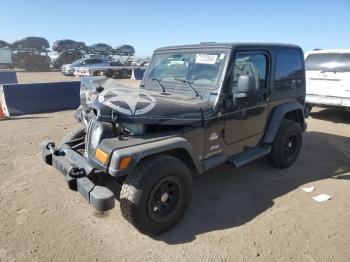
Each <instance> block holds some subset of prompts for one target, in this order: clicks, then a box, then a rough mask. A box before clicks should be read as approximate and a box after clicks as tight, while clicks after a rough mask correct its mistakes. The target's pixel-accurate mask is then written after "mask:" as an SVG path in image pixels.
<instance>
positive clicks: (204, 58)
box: [196, 54, 218, 65]
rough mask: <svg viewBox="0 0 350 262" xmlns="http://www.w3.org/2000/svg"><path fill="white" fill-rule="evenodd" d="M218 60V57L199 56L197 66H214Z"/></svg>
mask: <svg viewBox="0 0 350 262" xmlns="http://www.w3.org/2000/svg"><path fill="white" fill-rule="evenodd" d="M217 58H218V56H217V55H206V54H197V55H196V64H208V65H214V64H215V63H216V59H217Z"/></svg>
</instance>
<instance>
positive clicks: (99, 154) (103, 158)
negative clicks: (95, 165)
mask: <svg viewBox="0 0 350 262" xmlns="http://www.w3.org/2000/svg"><path fill="white" fill-rule="evenodd" d="M95 157H96V159H97V160H98V161H100V162H101V163H102V164H107V162H108V154H107V153H105V152H103V151H102V150H101V149H99V148H97V149H96V153H95Z"/></svg>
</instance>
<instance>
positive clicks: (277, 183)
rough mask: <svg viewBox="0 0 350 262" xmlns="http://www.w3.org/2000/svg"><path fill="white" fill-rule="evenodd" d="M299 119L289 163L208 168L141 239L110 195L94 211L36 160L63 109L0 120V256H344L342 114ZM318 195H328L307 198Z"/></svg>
mask: <svg viewBox="0 0 350 262" xmlns="http://www.w3.org/2000/svg"><path fill="white" fill-rule="evenodd" d="M22 77H23V78H22ZM18 78H19V79H22V80H20V81H24V80H23V79H24V76H23V75H19V77H18ZM133 84H135V83H133ZM307 122H308V131H307V132H306V133H305V134H304V136H303V139H304V141H303V147H302V151H301V154H300V156H299V158H298V160H297V162H296V163H295V164H294V165H293V166H292V167H291V168H289V169H285V170H277V169H274V168H272V167H271V166H269V165H268V164H267V163H266V161H265V160H264V159H260V160H257V161H255V162H253V163H251V164H249V165H247V166H245V167H243V168H240V169H236V168H234V167H232V166H229V165H223V166H221V167H219V168H216V169H214V170H212V171H210V172H208V173H206V174H204V175H203V176H200V177H198V178H197V179H196V183H195V190H194V192H193V197H192V201H191V204H190V207H189V209H188V211H187V212H186V214H185V216H184V217H183V219H182V220H181V221H180V223H179V224H178V225H177V226H176V227H174V228H173V229H172V230H170V231H169V232H166V233H164V234H162V235H160V236H158V237H156V238H151V237H148V236H146V235H142V234H140V233H138V232H137V231H136V230H135V229H134V228H133V227H132V226H130V225H129V224H128V223H127V222H126V221H125V220H124V219H123V217H122V215H121V212H120V210H119V205H118V202H117V203H116V208H114V209H113V210H111V211H109V212H106V213H98V212H95V211H94V210H93V209H92V207H91V206H89V204H88V203H87V202H86V201H85V199H83V198H82V197H81V196H80V195H79V193H77V192H74V191H70V190H69V189H68V187H67V186H66V184H65V181H64V179H63V177H62V176H61V175H60V174H59V173H58V172H57V171H56V170H54V169H53V168H52V167H49V166H47V165H45V164H44V163H43V161H42V160H41V154H40V147H39V145H40V142H41V141H42V140H43V139H48V138H53V139H54V140H56V141H59V140H60V139H61V138H62V137H63V136H64V135H65V134H66V133H67V132H68V131H69V130H71V129H73V128H74V127H76V126H78V124H77V123H76V122H75V120H74V118H73V111H65V112H57V113H49V114H39V115H30V116H23V117H20V118H15V119H11V120H5V121H0V210H1V211H0V261H349V260H350V234H349V228H350V201H349V199H350V197H349V196H350V193H349V192H350V191H349V188H350V180H349V179H350V114H349V113H345V112H339V111H335V110H321V109H315V110H314V112H313V114H312V116H311V117H310V118H309V119H308V120H307ZM306 186H315V187H316V190H315V191H314V192H312V193H305V192H303V191H302V190H301V188H302V187H306ZM321 193H325V194H329V195H332V199H331V200H330V201H327V202H324V203H317V202H315V201H314V200H313V199H312V197H314V196H316V195H318V194H321Z"/></svg>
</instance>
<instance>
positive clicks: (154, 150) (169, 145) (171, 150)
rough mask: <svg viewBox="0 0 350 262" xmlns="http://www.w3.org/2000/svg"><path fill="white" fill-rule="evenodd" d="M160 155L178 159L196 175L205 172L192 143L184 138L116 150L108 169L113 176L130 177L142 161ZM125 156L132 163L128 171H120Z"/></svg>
mask: <svg viewBox="0 0 350 262" xmlns="http://www.w3.org/2000/svg"><path fill="white" fill-rule="evenodd" d="M158 154H167V155H171V156H174V157H176V158H178V159H179V160H181V161H183V162H184V164H185V165H186V166H187V167H188V168H189V169H190V170H191V171H193V170H195V173H199V174H200V173H203V172H204V169H203V166H202V164H201V162H200V160H199V159H198V153H196V152H195V150H194V148H193V147H192V145H191V144H190V142H188V141H187V140H186V139H185V138H182V137H173V138H169V139H165V140H160V141H156V142H151V143H146V144H141V145H136V146H133V147H126V148H123V149H119V150H115V151H114V152H113V154H112V157H111V161H110V165H109V169H108V170H109V174H111V175H112V176H125V175H129V174H130V173H132V172H133V170H134V169H135V168H136V166H137V165H138V164H139V163H140V162H141V161H143V160H145V159H146V158H148V157H151V156H154V155H158ZM125 156H131V157H132V162H131V163H130V165H129V167H128V168H127V169H125V170H118V165H119V161H120V160H121V159H122V158H123V157H125Z"/></svg>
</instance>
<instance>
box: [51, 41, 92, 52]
mask: <svg viewBox="0 0 350 262" xmlns="http://www.w3.org/2000/svg"><path fill="white" fill-rule="evenodd" d="M85 48H86V45H85V43H84V42H76V41H74V40H70V39H63V40H57V41H56V42H54V43H53V44H52V50H53V51H56V52H64V51H66V50H69V49H80V50H84V49H85Z"/></svg>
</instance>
